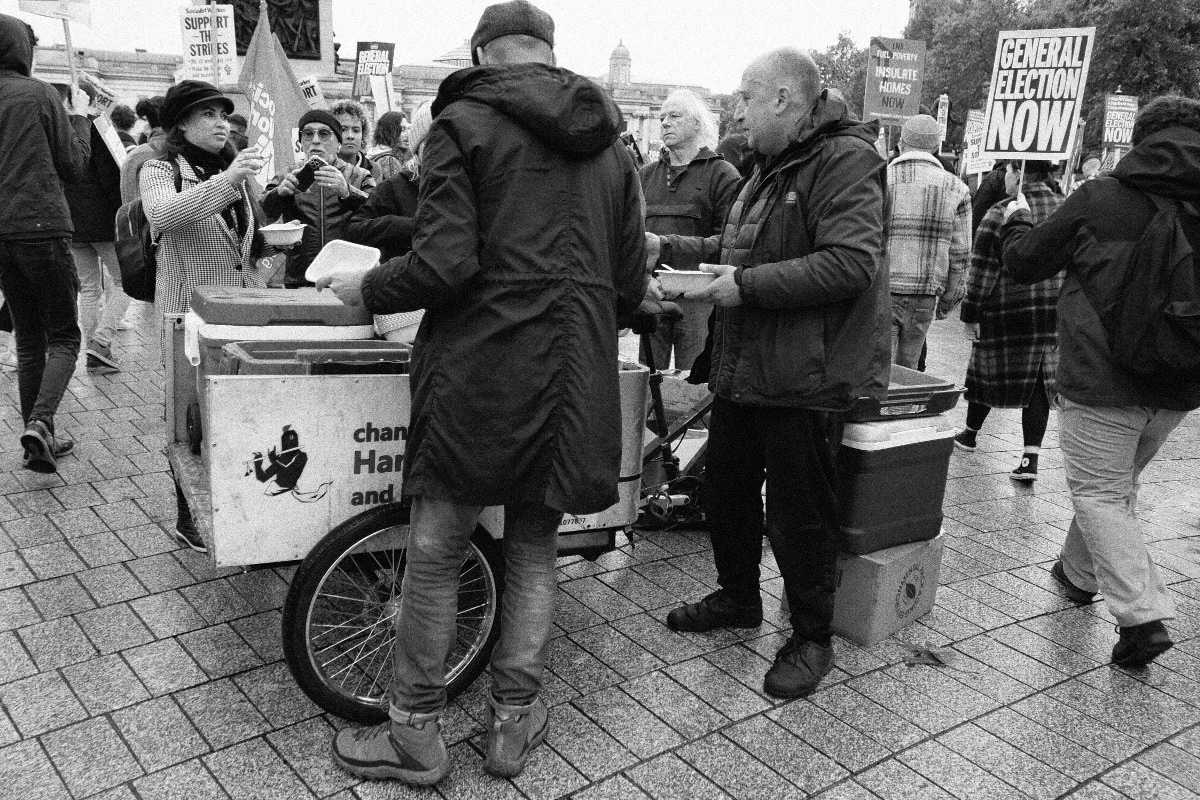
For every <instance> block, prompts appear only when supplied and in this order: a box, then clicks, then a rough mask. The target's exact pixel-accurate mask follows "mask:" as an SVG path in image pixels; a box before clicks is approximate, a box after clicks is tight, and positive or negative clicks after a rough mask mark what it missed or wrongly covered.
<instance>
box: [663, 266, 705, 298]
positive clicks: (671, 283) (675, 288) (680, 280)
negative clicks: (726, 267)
mask: <svg viewBox="0 0 1200 800" xmlns="http://www.w3.org/2000/svg"><path fill="white" fill-rule="evenodd" d="M654 277H656V278H658V282H659V283H660V284H662V290H663V293H664V294H668V295H676V294H683V293H684V292H694V291H695V290H697V289H703V288H704V287H705V286H708V285H709V284H710V283H712V282H713V280H715V279H716V277H717V276H716V275H714V274H713V273H711V272H700V271H699V270H683V269H676V270H658V271H657V272H655V273H654Z"/></svg>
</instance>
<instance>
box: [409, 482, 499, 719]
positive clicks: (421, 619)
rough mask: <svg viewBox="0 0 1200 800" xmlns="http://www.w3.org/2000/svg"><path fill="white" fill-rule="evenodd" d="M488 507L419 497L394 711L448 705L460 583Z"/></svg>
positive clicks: (412, 528)
mask: <svg viewBox="0 0 1200 800" xmlns="http://www.w3.org/2000/svg"><path fill="white" fill-rule="evenodd" d="M481 510H482V509H481V508H480V507H479V506H467V505H459V504H457V503H450V502H447V501H445V500H433V499H431V498H428V497H416V498H413V504H412V517H411V523H410V525H409V530H408V553H407V556H406V559H405V567H404V581H403V583H402V584H401V599H400V613H399V614H398V619H397V621H396V652H395V656H394V672H393V675H392V685H391V689H390V694H391V714H392V718H393V719H396V720H401V721H402V720H404V719H407V714H408V713H415V714H432V713H436V712H438V711H441V709H442V707H443V706H445V705H446V658H447V657H448V656H449V654H450V649H451V648H452V647H453V646H454V641H455V633H456V624H455V618H456V616H457V615H458V582H459V573H460V570H461V569H462V565H463V561H464V560H465V558H466V552H467V543H468V542H470V540H471V534H472V533H473V532H474V530H475V525H476V520H477V519H478V517H479V512H480V511H481Z"/></svg>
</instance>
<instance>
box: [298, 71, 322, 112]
mask: <svg viewBox="0 0 1200 800" xmlns="http://www.w3.org/2000/svg"><path fill="white" fill-rule="evenodd" d="M300 91H302V92H304V99H305V100H307V101H308V107H309V108H320V109H322V110H324V109H325V92H323V91H322V90H321V84H320V82H319V81H318V80H317V78H316V76H315V75H309V76H308V77H307V78H301V79H300Z"/></svg>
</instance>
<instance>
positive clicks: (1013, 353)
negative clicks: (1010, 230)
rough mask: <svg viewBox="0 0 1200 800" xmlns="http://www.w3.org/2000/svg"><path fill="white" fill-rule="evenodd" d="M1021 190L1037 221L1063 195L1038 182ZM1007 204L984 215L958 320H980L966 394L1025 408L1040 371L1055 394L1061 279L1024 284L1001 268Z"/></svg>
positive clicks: (980, 400) (1003, 405)
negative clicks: (960, 315) (1001, 241)
mask: <svg viewBox="0 0 1200 800" xmlns="http://www.w3.org/2000/svg"><path fill="white" fill-rule="evenodd" d="M1024 194H1025V197H1026V199H1027V200H1028V201H1029V208H1030V211H1031V216H1032V219H1033V221H1034V223H1035V224H1036V223H1039V222H1041V221H1043V220H1045V219H1047V218H1049V216H1050V215H1051V214H1053V213H1054V211H1055V209H1057V208H1058V207H1059V206H1060V205H1062V202H1063V199H1062V196H1061V195H1057V194H1055V193H1054V192H1053V191H1052V190H1051V189H1050V187H1049V186H1047V185H1046V184H1045V183H1041V182H1038V183H1027V184H1026V185H1025V187H1024ZM1009 199H1011V198H1009ZM1006 206H1007V204H1006V203H997V204H995V205H993V206H992V209H991V210H990V211H988V213H987V214H986V215H985V216H984V218H983V222H981V223H980V225H979V231H978V232H977V233H976V234H975V246H974V248H973V250H972V252H971V267H970V269H969V270H968V271H967V294H966V297H964V298H963V304H962V312H961V314H962V321H963V322H977V323H979V341H977V342H975V343H974V345H973V346H972V348H971V361H970V363H968V364H967V380H966V384H967V393H966V397H967V399H968V400H973V401H975V402H978V403H983V404H984V405H987V406H991V407H993V408H1025V407H1026V406H1028V405H1029V401H1030V399H1031V398H1032V397H1033V391H1034V387H1035V386H1036V385H1037V377H1038V372H1039V371H1040V372H1041V373H1042V378H1043V380H1044V381H1045V384H1046V391H1047V393H1048V394H1049V396H1050V397H1053V396H1054V386H1055V367H1056V365H1057V363H1058V346H1057V342H1058V336H1057V334H1056V333H1055V319H1056V315H1055V312H1054V306H1055V303H1056V302H1057V301H1058V291H1059V288H1060V287H1061V286H1062V278H1061V277H1055V276H1051V277H1049V278H1048V279H1047V280H1044V281H1041V282H1039V283H1036V284H1034V285H1032V286H1024V285H1021V284H1019V283H1017V282H1016V281H1014V280H1013V279H1012V278H1011V277H1009V276H1008V275H1007V274H1005V273H1004V270H1003V254H1002V252H1001V244H1000V222H1001V220H1002V219H1003V218H1004V209H1005V208H1006ZM1060 267H1061V264H1060Z"/></svg>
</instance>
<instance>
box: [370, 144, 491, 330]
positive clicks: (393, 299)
mask: <svg viewBox="0 0 1200 800" xmlns="http://www.w3.org/2000/svg"><path fill="white" fill-rule="evenodd" d="M421 170H422V172H423V173H424V175H423V178H422V184H421V202H420V205H419V207H418V208H417V221H416V230H417V234H416V235H415V236H414V237H413V249H412V251H411V252H410V253H408V254H407V255H404V256H400V257H398V258H393V259H391V260H390V261H385V262H384V263H382V264H380V265H379V266H378V267H376V268H375V269H373V270H371V271H370V272H368V273H367V274H366V275H365V276H364V277H363V282H362V296H363V302H364V304H365V305H366V307H367V310H368V311H370V312H371V313H372V314H395V313H398V312H400V311H416V310H417V309H421V308H437V307H438V306H440V305H442V304H443V303H445V302H447V301H448V300H451V299H453V298H454V297H455V296H456V294H457V293H458V290H459V288H460V287H461V286H463V285H464V284H465V283H466V282H467V281H469V280H471V279H472V278H474V277H475V276H476V275H477V274H478V273H479V270H480V265H479V233H478V231H479V221H478V217H477V214H476V209H475V190H474V188H473V187H472V185H471V178H470V176H469V175H468V174H467V165H466V158H465V157H464V156H463V154H462V152H461V151H460V150H459V148H458V143H457V142H455V141H454V139H453V138H452V137H451V136H450V134H449V133H448V132H447V131H446V130H445V129H444V128H443V127H442V126H441V125H434V126H433V130H431V131H430V133H429V137H428V138H427V139H426V140H425V150H424V153H423V156H422V160H421Z"/></svg>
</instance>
